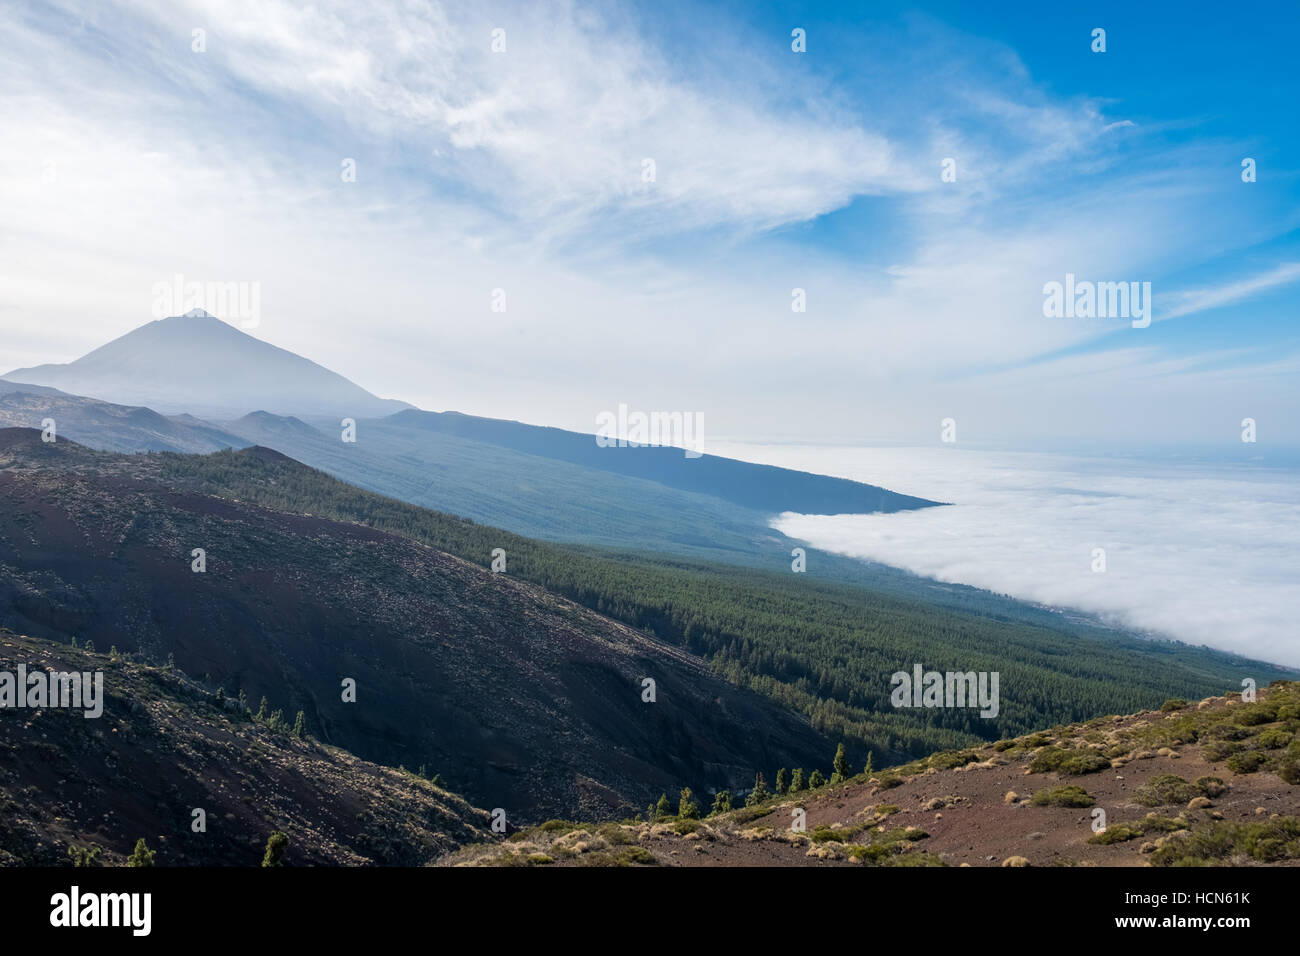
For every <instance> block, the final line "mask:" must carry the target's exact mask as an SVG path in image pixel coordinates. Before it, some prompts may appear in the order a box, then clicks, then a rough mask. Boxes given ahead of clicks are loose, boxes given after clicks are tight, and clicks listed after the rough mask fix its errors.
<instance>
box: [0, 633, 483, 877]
mask: <svg viewBox="0 0 1300 956" xmlns="http://www.w3.org/2000/svg"><path fill="white" fill-rule="evenodd" d="M108 650H109V648H108V647H107V646H103V647H101V648H100V649H99V652H98V653H92V652H89V651H87V650H85V649H78V648H74V647H71V646H69V645H67V644H59V643H54V642H51V641H44V640H39V639H36V638H30V637H19V636H17V635H14V634H12V633H10V632H8V631H2V630H0V671H5V672H9V673H14V672H15V671H16V670H17V668H18V666H19V665H23V666H25V667H26V668H27V672H28V673H29V674H30V673H33V672H36V671H45V672H49V671H61V672H68V671H79V672H95V671H100V672H102V673H103V677H104V697H105V700H104V706H103V713H102V715H101V716H99V717H97V718H92V719H87V718H85V717H83V716H82V713H81V712H80V711H75V710H66V709H63V708H56V707H50V708H46V709H41V710H12V711H4V712H3V713H2V714H0V717H2V718H3V719H0V807H3V812H0V865H13V864H20V865H28V866H33V865H35V866H59V865H64V866H66V865H68V864H69V858H68V855H67V850H68V848H69V847H70V846H77V847H80V848H88V847H90V846H91V845H92V844H93V845H97V846H99V847H101V848H102V850H103V852H102V854H101V856H100V858H99V860H98V863H99V865H101V866H102V865H121V864H122V863H123V862H124V860H125V858H126V857H127V856H128V855H129V854H130V853H131V850H132V848H133V847H134V846H135V841H136V840H138V839H140V838H144V839H145V840H146V842H147V843H148V845H149V846H150V847H151V848H152V849H153V850H155V851H156V852H157V854H158V855H157V859H156V863H157V865H159V866H177V865H197V866H257V865H258V864H259V863H260V862H261V858H262V853H263V850H264V848H265V846H266V841H267V838H268V837H269V836H270V834H271V833H273V832H274V831H276V830H280V831H282V832H284V833H285V834H286V835H287V836H288V837H289V845H288V849H287V851H286V854H285V862H286V863H288V864H311V863H315V864H351V865H358V864H368V863H387V864H403V865H420V864H423V863H426V862H428V861H430V860H432V859H434V858H436V857H437V856H438V855H439V854H442V853H445V852H447V851H448V850H451V849H454V848H455V847H457V846H459V845H461V844H463V843H466V842H469V841H474V840H483V839H486V838H487V837H488V834H489V830H488V825H489V821H488V814H487V813H486V812H485V811H483V810H479V809H476V808H474V807H472V806H470V805H469V804H468V803H466V802H465V801H464V800H463V799H461V798H460V797H457V796H455V795H454V794H451V793H448V792H447V791H445V790H443V789H442V788H440V787H437V786H434V785H433V784H432V783H430V782H429V781H427V780H422V779H420V778H418V777H416V776H415V775H413V774H409V773H405V772H402V771H399V770H393V769H391V768H389V767H380V766H376V765H375V764H371V763H367V762H365V761H363V760H359V759H357V758H356V757H354V756H353V755H352V754H350V753H347V752H346V751H343V750H339V749H337V748H335V747H329V746H325V745H323V744H321V743H319V742H317V741H314V740H311V739H310V738H307V739H298V738H296V737H294V736H293V735H292V734H290V733H288V732H285V731H278V732H277V731H276V730H273V729H271V728H270V727H268V726H267V725H266V724H265V723H260V722H257V721H255V720H252V719H250V717H249V716H248V714H247V713H246V712H245V713H243V714H241V713H240V712H239V711H238V709H237V708H236V707H235V706H234V705H235V703H236V702H235V701H234V700H226V701H222V700H220V699H218V698H217V697H216V696H215V688H213V687H203V686H202V685H201V684H199V683H198V682H196V681H193V680H191V679H189V678H186V677H185V676H184V675H183V674H180V673H179V672H176V671H173V670H168V669H166V668H158V667H150V666H148V665H146V664H144V663H142V662H140V661H136V660H130V659H128V658H127V657H125V656H123V655H122V654H120V653H114V654H110V653H108ZM195 808H201V809H202V810H203V811H204V817H205V820H204V822H205V824H206V830H205V831H203V832H198V833H196V832H194V830H193V827H192V824H193V823H194V819H195V818H194V816H193V811H194V809H195Z"/></svg>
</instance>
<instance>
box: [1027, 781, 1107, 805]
mask: <svg viewBox="0 0 1300 956" xmlns="http://www.w3.org/2000/svg"><path fill="white" fill-rule="evenodd" d="M1096 802H1097V801H1096V800H1094V799H1093V798H1092V797H1091V796H1089V794H1088V791H1087V790H1084V789H1083V787H1076V786H1068V787H1056V788H1055V789H1050V790H1049V789H1043V790H1039V791H1038V792H1037V793H1035V794H1034V796H1033V804H1034V806H1036V807H1090V806H1092V805H1093V804H1094V803H1096Z"/></svg>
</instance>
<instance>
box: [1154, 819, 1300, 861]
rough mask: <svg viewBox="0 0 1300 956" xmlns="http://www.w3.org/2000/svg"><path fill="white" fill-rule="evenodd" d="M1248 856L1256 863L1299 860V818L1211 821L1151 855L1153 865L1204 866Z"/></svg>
mask: <svg viewBox="0 0 1300 956" xmlns="http://www.w3.org/2000/svg"><path fill="white" fill-rule="evenodd" d="M1243 857H1244V858H1249V859H1252V860H1256V861H1258V862H1260V863H1274V862H1277V861H1279V860H1296V859H1300V819H1297V818H1296V817H1279V818H1278V819H1276V820H1268V821H1265V822H1261V823H1228V822H1226V821H1216V822H1211V823H1208V824H1205V825H1202V826H1200V827H1197V828H1196V829H1195V830H1193V831H1192V832H1191V833H1190V834H1188V836H1187V837H1186V838H1185V839H1182V840H1173V841H1171V842H1169V843H1166V844H1165V845H1164V846H1162V847H1160V848H1159V849H1158V850H1156V851H1155V852H1154V853H1153V854H1151V862H1152V863H1153V864H1154V865H1156V866H1206V865H1213V864H1216V863H1222V862H1231V861H1233V860H1234V859H1236V858H1243Z"/></svg>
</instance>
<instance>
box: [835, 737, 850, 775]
mask: <svg viewBox="0 0 1300 956" xmlns="http://www.w3.org/2000/svg"><path fill="white" fill-rule="evenodd" d="M831 766H832V767H833V768H834V773H832V774H831V783H843V782H844V781H845V780H847V779H849V777H850V776H852V771H850V770H849V755H848V754H846V753H845V752H844V744H843V743H841V744H840V745H839V748H838V749H837V750H836V751H835V759H834V760H833V761H832V762H831Z"/></svg>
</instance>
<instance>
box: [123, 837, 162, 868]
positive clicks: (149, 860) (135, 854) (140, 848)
mask: <svg viewBox="0 0 1300 956" xmlns="http://www.w3.org/2000/svg"><path fill="white" fill-rule="evenodd" d="M155 856H157V851H155V850H151V849H149V847H148V845H147V844H146V843H145V842H144V837H140V839H138V840H136V841H135V849H134V850H132V851H131V855H130V856H129V857H127V859H126V865H127V866H153V858H154V857H155Z"/></svg>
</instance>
